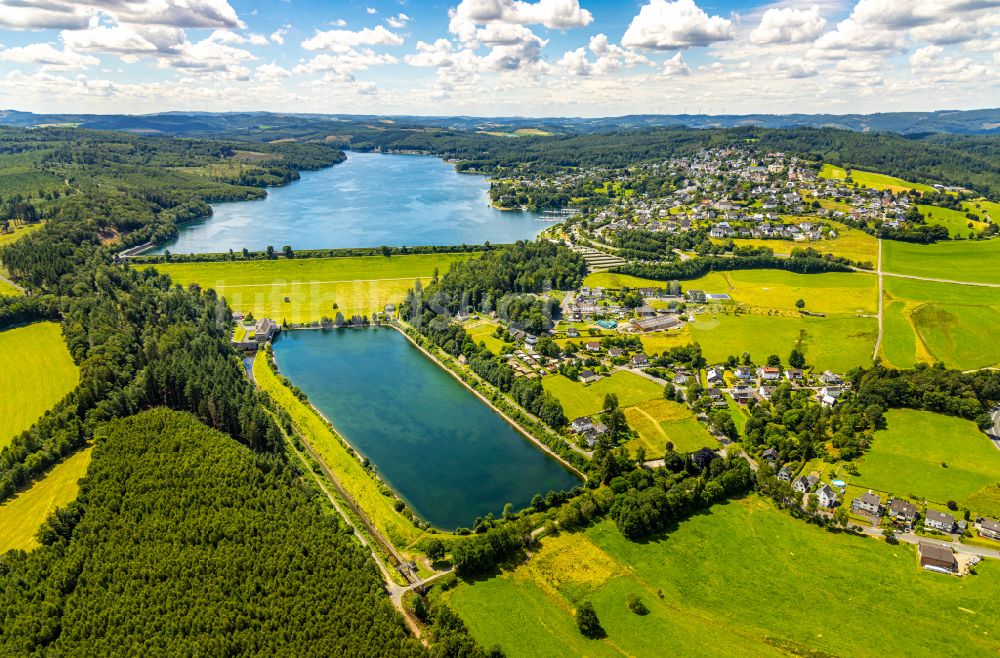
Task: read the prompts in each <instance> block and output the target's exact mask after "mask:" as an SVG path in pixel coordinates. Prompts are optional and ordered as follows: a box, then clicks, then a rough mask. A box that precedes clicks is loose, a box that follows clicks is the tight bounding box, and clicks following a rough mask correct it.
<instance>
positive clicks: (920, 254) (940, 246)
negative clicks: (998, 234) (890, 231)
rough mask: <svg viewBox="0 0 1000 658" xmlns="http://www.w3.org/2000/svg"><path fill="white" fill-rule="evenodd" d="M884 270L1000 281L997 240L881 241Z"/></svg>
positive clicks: (930, 276)
mask: <svg viewBox="0 0 1000 658" xmlns="http://www.w3.org/2000/svg"><path fill="white" fill-rule="evenodd" d="M882 258H883V262H882V269H883V270H884V271H885V272H893V273H896V274H907V275H910V276H921V277H927V278H932V279H947V280H950V281H971V282H975V283H1000V240H957V241H948V242H938V243H935V244H914V243H911V242H899V241H896V240H883V241H882Z"/></svg>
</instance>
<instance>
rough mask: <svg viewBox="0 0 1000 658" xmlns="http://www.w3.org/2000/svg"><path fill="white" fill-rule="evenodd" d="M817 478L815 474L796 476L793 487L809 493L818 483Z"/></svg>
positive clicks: (800, 491) (802, 492)
mask: <svg viewBox="0 0 1000 658" xmlns="http://www.w3.org/2000/svg"><path fill="white" fill-rule="evenodd" d="M816 480H817V478H816V476H815V475H800V476H799V477H797V478H795V481H794V482H792V489H794V490H795V491H798V492H799V493H801V494H805V493H809V492H810V491H812V488H813V487H814V486H815V485H816Z"/></svg>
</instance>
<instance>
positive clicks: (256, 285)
mask: <svg viewBox="0 0 1000 658" xmlns="http://www.w3.org/2000/svg"><path fill="white" fill-rule="evenodd" d="M423 278H430V277H422V276H419V275H417V276H397V277H390V278H386V279H336V280H333V281H283V282H281V283H234V284H233V285H226V284H224V283H223V284H218V283H217V284H213V285H212V288H214V289H216V290H220V289H223V290H224V289H229V288H275V287H279V286H308V285H312V284H314V283H315V284H317V285H324V284H330V283H377V282H379V281H414V280H416V279H423Z"/></svg>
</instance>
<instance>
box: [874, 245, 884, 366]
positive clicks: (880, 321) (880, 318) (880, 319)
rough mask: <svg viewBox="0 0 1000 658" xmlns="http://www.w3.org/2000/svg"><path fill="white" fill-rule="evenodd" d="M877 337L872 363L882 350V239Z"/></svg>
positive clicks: (879, 253)
mask: <svg viewBox="0 0 1000 658" xmlns="http://www.w3.org/2000/svg"><path fill="white" fill-rule="evenodd" d="M876 267H877V268H878V315H877V317H878V336H877V337H876V338H875V351H874V352H873V353H872V361H877V360H878V351H879V350H880V349H881V348H882V304H883V299H882V239H881V238H879V241H878V265H876Z"/></svg>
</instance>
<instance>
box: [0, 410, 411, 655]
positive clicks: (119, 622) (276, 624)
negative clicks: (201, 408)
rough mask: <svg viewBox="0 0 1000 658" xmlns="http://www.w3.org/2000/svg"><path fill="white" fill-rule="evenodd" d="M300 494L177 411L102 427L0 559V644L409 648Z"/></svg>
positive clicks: (280, 650) (157, 650)
mask: <svg viewBox="0 0 1000 658" xmlns="http://www.w3.org/2000/svg"><path fill="white" fill-rule="evenodd" d="M313 495H314V494H313V492H311V490H307V489H306V488H304V487H302V486H301V485H300V484H299V478H298V476H297V474H296V473H295V472H294V471H293V469H292V468H291V467H290V466H289V465H288V464H287V463H286V462H284V461H283V460H282V459H279V458H277V457H275V456H274V455H263V454H259V453H254V452H252V451H250V450H249V449H247V448H245V447H243V446H240V445H239V444H237V443H235V442H233V441H232V440H231V439H230V438H229V437H227V436H225V435H223V434H221V433H219V432H216V431H214V430H211V429H209V428H207V427H205V426H204V425H202V424H201V423H199V422H198V421H197V420H196V419H195V418H194V417H193V416H191V415H189V414H184V413H178V412H172V411H167V410H164V409H160V410H155V411H149V412H146V413H143V414H140V415H138V416H134V417H131V418H128V419H125V420H120V421H116V422H114V423H111V424H109V425H106V426H104V427H102V428H101V430H100V431H99V432H98V434H97V447H96V448H95V451H94V457H93V461H92V463H91V466H90V470H89V473H88V476H87V478H86V479H85V480H84V482H83V486H82V491H81V494H80V498H79V500H78V501H77V502H76V503H73V504H71V505H70V506H69V507H68V508H66V509H65V510H63V511H62V512H61V513H60V514H57V515H55V516H53V517H51V518H50V521H49V522H47V524H46V525H45V526H43V529H42V531H41V533H40V536H41V539H42V540H43V543H44V544H46V545H45V546H43V547H42V548H40V549H37V550H35V551H33V552H31V553H28V554H25V553H8V554H7V555H6V556H4V557H2V558H0V609H2V610H3V611H4V612H3V615H2V616H0V654H2V655H5V656H13V655H28V654H47V655H57V654H58V655H67V654H68V655H90V656H98V655H100V656H113V655H121V656H125V655H133V656H134V655H164V654H170V655H203V656H221V655H270V656H279V655H285V656H289V655H307V654H308V655H326V656H361V655H369V656H376V655H383V656H384V655H391V656H417V655H423V653H424V652H423V650H422V648H421V646H420V644H419V643H418V642H417V641H416V640H415V639H413V638H412V637H410V636H408V634H407V632H406V630H405V627H404V625H403V622H402V619H401V618H400V617H399V616H398V615H397V614H396V613H395V611H394V610H393V608H392V605H391V604H390V602H389V600H388V598H387V597H386V596H385V593H384V591H383V586H382V582H381V579H380V577H379V575H378V573H377V571H376V569H375V565H374V564H373V563H372V561H371V559H370V558H369V556H368V555H367V553H366V552H365V551H364V550H363V549H362V548H361V547H360V546H359V545H358V544H357V543H356V542H355V541H354V539H353V538H352V537H351V536H350V534H348V533H349V531H347V532H345V527H344V526H343V525H341V524H340V523H338V521H337V520H336V518H335V517H334V516H332V515H331V514H330V513H328V512H324V511H323V510H322V508H321V507H320V505H319V503H318V502H317V501H316V500H314V499H313V497H312V496H313Z"/></svg>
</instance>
